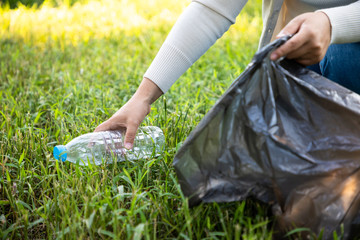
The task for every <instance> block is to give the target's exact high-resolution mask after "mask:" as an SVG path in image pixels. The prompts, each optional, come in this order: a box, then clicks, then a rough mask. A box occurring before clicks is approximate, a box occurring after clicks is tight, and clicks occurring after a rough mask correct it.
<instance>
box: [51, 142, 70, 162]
mask: <svg viewBox="0 0 360 240" xmlns="http://www.w3.org/2000/svg"><path fill="white" fill-rule="evenodd" d="M53 155H54V158H55V159H57V160H61V161H63V162H65V161H66V158H67V153H66V147H65V146H64V145H57V146H55V147H54V152H53Z"/></svg>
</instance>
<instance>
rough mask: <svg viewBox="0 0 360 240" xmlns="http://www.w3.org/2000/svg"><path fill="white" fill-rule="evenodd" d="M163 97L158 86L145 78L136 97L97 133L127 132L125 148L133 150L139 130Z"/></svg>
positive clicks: (99, 127) (98, 129)
mask: <svg viewBox="0 0 360 240" xmlns="http://www.w3.org/2000/svg"><path fill="white" fill-rule="evenodd" d="M161 95H162V91H161V90H160V89H159V88H158V86H156V85H155V84H154V83H153V82H152V81H151V80H149V79H147V78H144V80H143V81H142V82H141V84H140V86H139V88H138V90H137V91H136V93H135V94H134V96H132V98H131V99H130V100H129V101H128V102H127V103H126V104H125V105H124V106H122V107H121V108H120V109H119V110H118V111H117V112H116V113H115V114H114V115H113V116H112V117H110V118H109V119H108V120H106V121H105V122H103V123H101V124H100V125H99V126H97V127H96V128H95V132H100V131H107V130H126V133H125V140H124V147H125V148H127V149H131V148H132V147H133V145H134V139H135V136H136V131H137V129H138V128H139V126H140V124H141V122H142V121H143V120H144V119H145V117H146V115H148V114H149V113H150V109H151V104H152V103H153V102H154V101H155V100H156V99H157V98H159V97H160V96H161Z"/></svg>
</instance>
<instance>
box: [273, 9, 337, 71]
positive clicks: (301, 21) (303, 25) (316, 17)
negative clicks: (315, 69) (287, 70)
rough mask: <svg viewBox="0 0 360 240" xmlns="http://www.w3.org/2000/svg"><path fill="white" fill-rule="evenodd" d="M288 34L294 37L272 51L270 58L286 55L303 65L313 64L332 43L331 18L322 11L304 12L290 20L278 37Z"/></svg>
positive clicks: (319, 59) (275, 58) (323, 54)
mask: <svg viewBox="0 0 360 240" xmlns="http://www.w3.org/2000/svg"><path fill="white" fill-rule="evenodd" d="M288 34H293V37H292V38H291V39H289V40H288V41H287V42H286V43H284V45H282V46H280V47H279V48H278V49H276V50H275V51H274V52H272V54H271V55H270V59H271V60H273V61H275V60H278V59H279V58H281V57H286V58H288V59H294V60H296V61H297V62H299V63H301V64H303V65H312V64H315V63H318V62H320V61H321V59H322V58H323V57H324V56H325V54H326V51H327V49H328V47H329V45H330V41H331V24H330V20H329V19H328V17H327V15H326V14H325V13H322V12H315V13H304V14H301V15H299V16H297V17H295V18H294V19H293V20H292V21H290V22H289V23H288V24H287V25H286V26H285V27H284V29H283V30H282V31H281V32H280V33H279V35H278V36H277V38H279V37H281V36H283V35H288Z"/></svg>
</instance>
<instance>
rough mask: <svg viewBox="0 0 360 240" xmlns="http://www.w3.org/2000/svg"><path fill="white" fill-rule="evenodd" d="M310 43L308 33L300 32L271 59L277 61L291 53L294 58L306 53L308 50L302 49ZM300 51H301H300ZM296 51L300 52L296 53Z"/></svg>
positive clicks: (273, 54)
mask: <svg viewBox="0 0 360 240" xmlns="http://www.w3.org/2000/svg"><path fill="white" fill-rule="evenodd" d="M307 41H308V34H307V32H306V31H300V32H298V33H297V34H295V35H294V36H293V37H292V38H290V39H289V40H288V41H287V42H286V43H285V44H284V45H282V46H281V47H279V48H278V49H276V50H275V51H274V52H273V53H272V54H271V55H270V59H271V60H273V61H275V60H277V59H279V58H280V57H283V56H287V55H288V54H289V53H293V54H294V56H296V55H299V54H302V53H304V51H306V49H303V50H301V49H302V46H304V45H305V44H306V43H307ZM299 50H300V51H299ZM296 51H299V52H297V53H296Z"/></svg>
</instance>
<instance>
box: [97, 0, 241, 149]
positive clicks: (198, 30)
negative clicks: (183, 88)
mask: <svg viewBox="0 0 360 240" xmlns="http://www.w3.org/2000/svg"><path fill="white" fill-rule="evenodd" d="M226 3H227V4H226ZM245 3H246V1H244V0H240V1H239V0H226V2H225V3H224V0H208V1H206V0H204V1H201V0H199V1H194V2H192V3H191V4H190V5H189V6H188V7H187V9H186V10H185V11H184V13H183V14H182V15H181V16H180V18H179V19H178V21H177V22H176V23H175V25H174V27H173V28H172V30H171V31H170V33H169V35H168V37H167V38H166V40H165V42H164V44H163V45H162V47H161V48H160V50H159V52H158V54H157V55H156V57H155V59H154V61H153V62H152V64H151V65H150V67H149V69H148V70H147V71H146V73H145V75H144V79H143V81H142V82H141V84H140V86H139V88H138V89H137V91H136V93H135V94H134V95H133V96H132V98H131V99H130V100H129V101H128V102H127V103H126V104H125V105H124V106H123V107H121V108H120V109H119V110H118V111H117V112H116V113H115V114H114V115H113V116H112V117H111V118H109V119H108V120H107V121H105V122H103V123H102V124H100V125H99V126H98V127H97V128H96V129H95V131H105V130H120V129H126V135H125V141H124V142H125V147H126V148H128V149H130V148H132V146H133V142H134V139H135V135H136V131H137V129H138V127H139V125H140V124H141V122H142V121H143V120H144V118H145V117H146V115H147V114H149V112H150V105H151V104H152V103H153V102H154V101H155V100H156V99H157V98H159V97H160V96H161V95H162V94H163V93H165V92H166V91H167V90H168V89H169V88H170V87H171V85H172V84H173V83H174V82H175V81H176V80H177V79H178V78H179V77H180V76H181V75H182V74H183V73H184V72H185V71H186V70H187V69H188V68H189V67H190V66H191V65H192V64H193V63H194V62H195V61H196V60H197V59H198V58H199V57H200V56H201V55H203V54H204V53H205V52H206V51H207V49H209V48H210V46H212V45H213V44H214V43H215V42H216V40H217V39H218V38H220V37H221V36H222V35H223V34H224V32H226V31H227V30H228V29H229V27H230V25H231V24H233V23H234V22H235V18H236V16H237V15H238V13H239V12H240V10H241V9H242V7H243V6H244V4H245ZM204 4H205V5H204Z"/></svg>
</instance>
